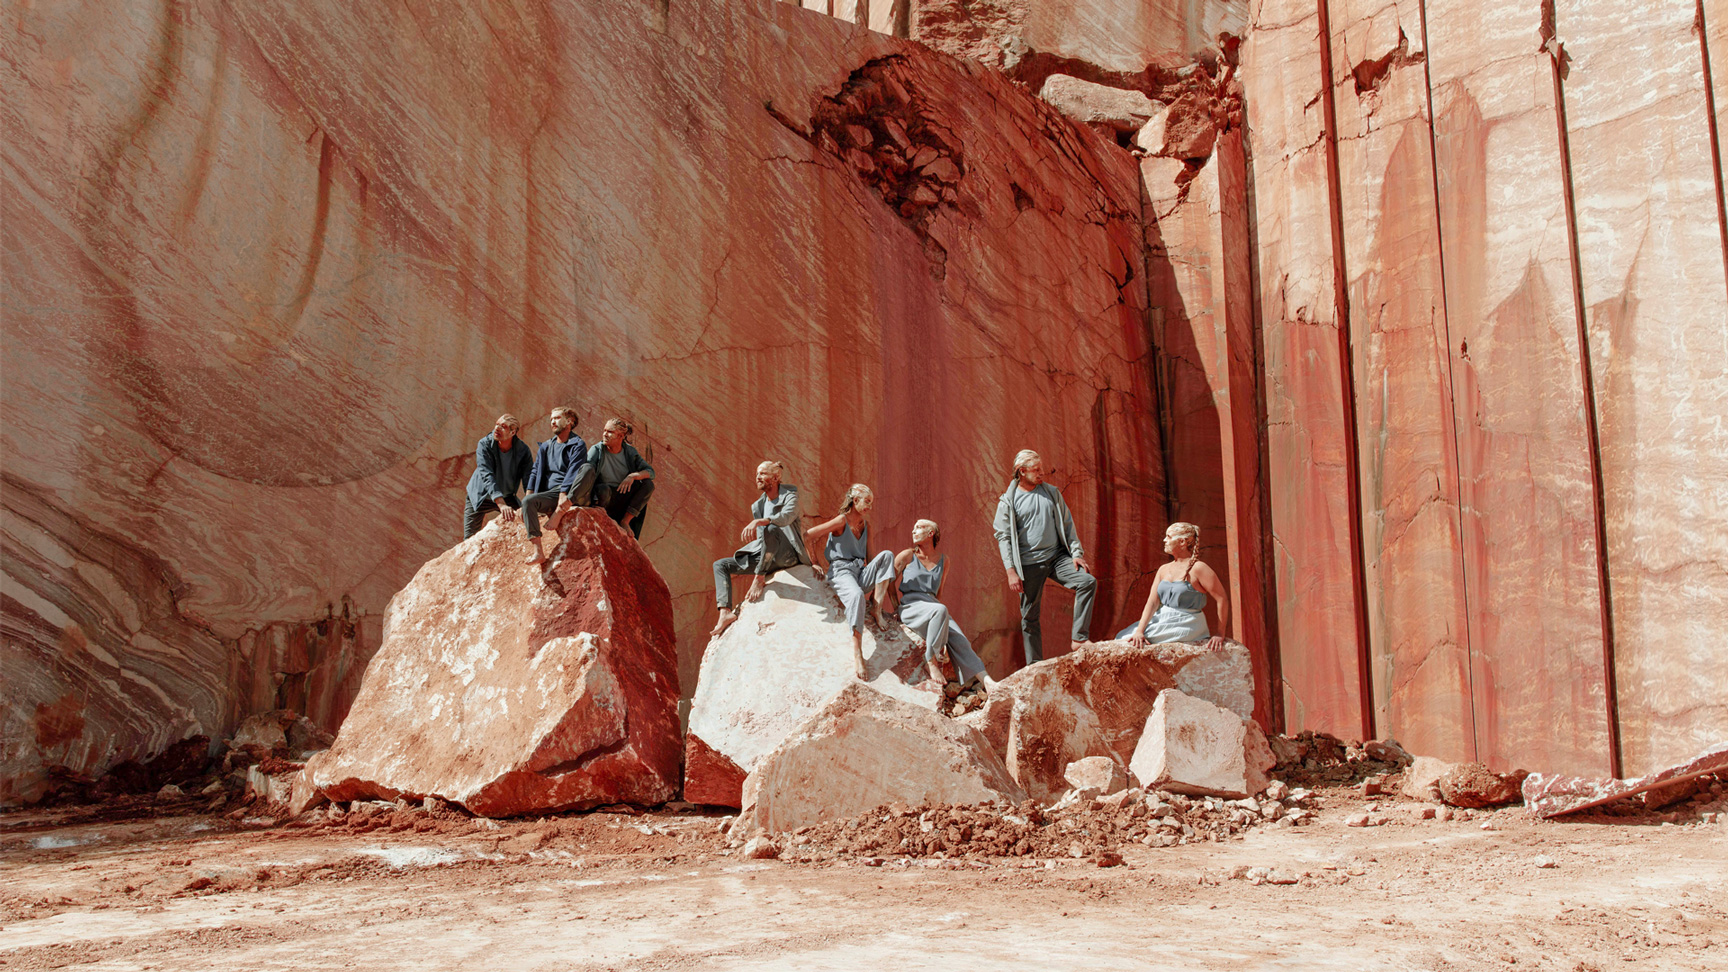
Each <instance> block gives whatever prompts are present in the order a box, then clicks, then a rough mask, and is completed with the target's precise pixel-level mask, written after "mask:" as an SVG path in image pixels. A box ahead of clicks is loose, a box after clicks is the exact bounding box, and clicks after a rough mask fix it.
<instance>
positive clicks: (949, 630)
mask: <svg viewBox="0 0 1728 972" xmlns="http://www.w3.org/2000/svg"><path fill="white" fill-rule="evenodd" d="M941 539H942V531H941V529H940V528H939V527H937V526H936V522H935V521H934V520H919V521H918V522H917V523H914V524H912V546H911V548H910V549H907V550H902V551H900V552H899V553H898V554H896V555H895V557H894V570H895V572H896V573H898V574H899V575H900V623H901V624H904V625H905V626H906V627H908V628H910V629H912V632H913V633H914V634H916V635H917V636H918V637H919V638H921V639H923V641H924V663H925V664H926V665H927V666H929V668H930V682H926V683H924V686H922V687H926V688H934V690H935V691H938V692H940V691H942V686H943V685H944V684H946V683H947V681H948V676H947V674H946V673H945V672H943V671H942V663H943V662H944V661H953V663H954V677H955V678H956V679H958V680H959V682H960V687H961V688H965V687H966V686H967V685H970V684H972V680H973V679H982V680H983V682H984V689H985V691H989V690H990V689H992V688H994V687H995V684H996V683H994V682H992V681H991V680H990V676H989V675H988V674H986V673H985V671H984V663H983V662H982V661H980V660H979V658H978V653H977V652H975V651H973V650H972V642H971V641H970V640H968V639H967V637H966V635H965V634H964V633H962V632H961V630H960V626H959V625H958V624H955V623H954V619H953V618H951V617H949V616H948V606H947V605H946V604H943V603H942V600H941V597H942V580H943V576H944V574H945V572H946V570H947V567H948V558H946V557H940V558H939V557H937V555H936V544H937V543H939V542H940V541H941ZM931 683H934V685H933V686H932V684H931Z"/></svg>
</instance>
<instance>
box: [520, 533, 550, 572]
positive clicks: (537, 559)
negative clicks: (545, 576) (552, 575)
mask: <svg viewBox="0 0 1728 972" xmlns="http://www.w3.org/2000/svg"><path fill="white" fill-rule="evenodd" d="M522 562H523V563H525V564H528V565H529V566H533V565H534V564H543V563H545V562H546V548H544V547H542V546H540V538H539V537H535V538H534V552H533V553H531V554H529V555H528V559H527V560H524V561H522Z"/></svg>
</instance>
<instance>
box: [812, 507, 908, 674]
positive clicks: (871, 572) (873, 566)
mask: <svg viewBox="0 0 1728 972" xmlns="http://www.w3.org/2000/svg"><path fill="white" fill-rule="evenodd" d="M875 505H876V497H875V496H874V495H873V494H872V493H871V492H870V487H868V486H866V485H864V484H863V483H853V484H852V485H851V486H848V487H847V488H846V496H845V497H844V498H843V499H842V500H841V501H840V515H838V516H836V517H834V519H832V520H829V521H828V522H826V523H820V524H817V525H816V526H813V527H811V528H810V529H809V530H808V531H806V532H805V534H804V539H805V540H806V541H808V543H809V544H814V543H815V542H816V541H817V540H820V539H824V538H826V540H827V543H826V544H825V545H824V550H823V552H824V554H825V555H826V559H827V561H828V583H829V584H830V585H832V586H833V588H834V593H835V594H838V595H840V603H841V604H842V605H843V606H844V607H845V608H846V623H847V624H850V625H851V626H852V662H853V665H854V666H855V668H856V671H857V674H858V678H859V679H861V680H862V679H864V678H865V674H864V606H865V601H866V600H868V599H869V596H874V598H875V600H876V609H875V616H876V625H877V627H879V628H882V627H886V624H885V623H884V622H883V619H882V598H883V597H884V596H885V595H886V594H887V592H888V584H889V582H890V581H892V580H893V579H894V555H893V554H891V553H889V552H888V551H886V550H884V551H882V552H881V553H879V554H877V555H876V556H875V557H871V556H870V521H869V519H868V517H869V514H870V509H871V507H873V506H875Z"/></svg>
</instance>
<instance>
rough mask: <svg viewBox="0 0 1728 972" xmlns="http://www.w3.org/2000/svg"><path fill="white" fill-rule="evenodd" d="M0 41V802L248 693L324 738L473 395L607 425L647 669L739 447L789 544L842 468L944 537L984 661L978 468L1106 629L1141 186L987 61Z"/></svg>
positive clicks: (263, 17) (1145, 382)
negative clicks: (1048, 515) (648, 481)
mask: <svg viewBox="0 0 1728 972" xmlns="http://www.w3.org/2000/svg"><path fill="white" fill-rule="evenodd" d="M885 6H887V5H873V6H872V8H871V9H872V17H874V16H875V13H874V11H876V10H878V9H880V8H882V7H885ZM1171 9H1172V10H1174V9H1175V8H1171ZM1106 12H1107V11H1106ZM5 29H6V31H7V41H6V50H7V54H6V56H5V58H4V59H3V63H0V71H3V72H4V84H5V89H6V92H7V94H6V97H5V98H4V99H3V101H4V105H3V107H0V123H3V125H4V135H5V138H4V141H5V143H6V146H7V159H8V163H7V168H6V172H5V176H4V187H5V189H4V194H3V197H0V205H3V207H4V210H3V214H0V217H3V218H0V223H3V224H4V226H5V231H4V232H5V236H4V239H5V247H4V253H3V259H4V276H5V289H6V294H7V299H6V301H5V304H4V307H3V308H0V326H3V328H4V339H5V345H6V358H7V360H6V381H5V384H4V402H3V404H4V408H5V414H6V421H5V423H3V425H0V456H4V459H5V467H6V471H5V484H4V485H5V488H4V490H3V495H0V500H3V504H4V517H5V518H4V524H3V528H4V535H3V537H0V540H3V542H4V548H3V550H4V553H5V557H4V563H5V567H4V571H5V584H6V598H5V601H4V605H3V610H4V616H5V619H6V622H5V623H6V631H7V637H6V638H5V641H4V645H3V646H0V666H3V668H4V670H5V671H6V673H7V677H6V679H5V684H4V688H3V702H4V704H3V705H0V722H3V724H4V733H3V735H4V738H5V740H6V743H5V747H4V752H0V788H3V790H4V793H3V794H0V799H3V800H5V801H12V800H14V799H22V798H26V797H29V796H31V795H33V794H35V793H38V792H39V789H40V786H41V783H42V780H43V779H45V774H46V767H48V766H52V765H63V766H67V767H70V768H72V769H73V770H75V771H76V772H78V773H81V774H84V775H93V774H99V773H101V772H102V771H104V770H105V769H106V768H107V767H109V766H112V765H113V764H114V763H116V762H118V761H120V760H122V759H127V758H137V759H142V758H144V757H145V756H146V755H148V754H150V753H153V752H159V751H161V750H162V749H163V748H164V747H166V746H167V745H169V744H171V743H172V742H173V741H174V740H176V739H180V738H183V737H185V736H186V735H189V734H193V733H199V732H201V733H204V734H206V735H209V736H212V737H221V736H225V735H227V734H228V733H229V732H230V731H231V730H232V727H233V726H234V725H236V724H237V723H238V722H239V720H240V719H241V718H243V717H244V716H245V715H247V714H250V713H251V712H254V711H259V710H263V709H274V708H293V709H296V710H297V711H301V712H304V713H306V714H308V715H309V716H311V717H313V718H314V719H315V720H317V721H319V722H320V724H321V725H323V726H324V727H325V728H327V729H334V728H335V727H336V725H337V724H338V723H339V722H340V720H341V718H342V716H343V715H344V714H345V713H346V712H347V709H348V706H349V705H350V704H351V703H352V700H353V697H354V692H355V691H357V689H358V680H359V677H360V673H361V672H362V671H363V670H364V668H365V665H366V661H367V658H368V657H369V655H370V654H371V653H372V652H373V651H375V650H376V649H377V644H378V641H377V638H378V637H380V635H381V617H382V612H383V610H384V606H385V604H386V602H387V601H388V600H389V598H390V597H391V596H392V595H393V594H394V593H395V592H396V591H397V590H399V589H400V588H401V587H402V586H403V585H404V584H405V583H407V582H408V581H409V579H410V578H411V577H412V576H413V575H414V572H415V571H416V570H417V569H418V568H419V567H420V565H421V564H423V563H424V562H426V560H427V559H428V558H430V557H434V556H436V555H438V554H439V553H440V552H441V551H443V550H445V549H447V548H448V547H449V546H450V545H451V544H452V543H454V542H455V540H456V539H457V537H458V536H459V534H458V532H457V531H458V529H459V519H458V515H459V513H460V510H461V507H462V502H463V501H462V493H461V487H462V485H463V484H464V483H465V481H466V480H467V477H468V475H469V472H470V471H471V469H472V468H473V454H474V442H475V440H476V439H477V438H478V437H479V436H480V435H481V434H483V433H484V432H485V431H486V430H487V429H489V428H490V427H491V425H492V422H493V420H494V418H495V417H496V416H497V415H498V414H499V413H500V412H504V411H509V412H513V413H515V414H517V415H518V416H520V417H522V418H523V419H525V420H534V421H537V420H541V419H542V418H543V416H544V415H545V414H546V412H547V410H548V409H549V408H550V407H551V406H552V405H556V404H559V403H563V402H569V403H571V404H573V405H575V406H576V407H577V408H578V410H579V412H580V413H581V415H582V422H581V425H580V426H579V431H580V432H582V433H583V434H584V435H586V436H588V437H589V438H590V439H592V438H594V437H595V435H596V432H597V429H598V427H599V424H600V422H601V421H602V420H603V419H605V418H606V417H608V416H611V415H614V414H616V415H621V416H625V417H628V418H630V419H632V420H633V421H634V424H635V428H636V433H635V436H636V444H637V446H638V447H639V448H640V449H641V450H642V451H643V453H644V455H646V456H647V457H648V458H649V459H650V460H651V461H652V462H653V463H654V465H655V468H656V470H657V471H658V474H659V479H658V488H657V492H656V495H655V498H654V501H653V503H652V505H651V506H650V509H649V512H648V515H647V520H646V529H645V531H644V533H643V536H642V540H643V544H644V546H645V548H646V549H647V550H648V552H649V554H650V556H651V558H652V559H653V560H654V561H655V563H656V564H658V565H659V566H660V568H661V570H662V572H663V573H664V575H665V577H666V578H667V579H668V584H669V586H670V588H671V590H672V592H673V595H674V605H675V608H674V610H675V620H676V624H677V627H678V631H679V643H680V644H681V645H682V646H683V647H682V652H681V656H680V671H681V674H682V676H683V678H684V680H685V683H686V684H692V685H693V684H694V681H695V674H696V670H697V667H698V665H699V662H700V655H701V650H702V646H703V644H704V643H705V641H706V639H705V638H704V637H703V634H704V633H705V632H706V631H707V629H708V628H709V626H710V625H711V624H712V623H713V602H712V599H711V587H710V584H711V580H710V574H709V568H708V565H709V563H710V562H711V561H712V560H713V559H714V558H715V557H716V556H719V555H721V554H723V553H726V552H728V551H730V550H731V549H733V548H735V547H736V546H737V531H738V528H739V526H740V525H741V523H742V522H743V521H744V519H745V518H746V517H747V516H748V507H749V503H750V501H751V499H752V498H753V496H752V492H751V489H752V487H751V479H750V476H751V470H752V469H753V468H754V466H755V465H756V463H757V462H758V461H760V460H761V459H763V458H765V457H770V456H771V457H773V458H777V459H780V460H783V461H784V462H785V463H786V466H787V469H788V475H787V481H788V482H793V483H796V484H797V485H799V486H801V487H803V489H804V491H805V492H804V497H805V503H806V510H807V511H808V512H809V513H811V514H817V513H828V514H832V512H833V508H834V504H835V502H836V500H837V497H838V496H839V495H840V493H841V492H842V490H843V489H844V487H845V486H846V485H847V484H848V483H850V482H853V481H858V480H862V481H866V482H869V483H870V484H871V485H872V486H873V487H874V488H875V489H876V492H877V495H878V496H879V497H881V498H882V499H881V503H880V505H879V507H878V512H877V516H876V522H875V536H876V538H877V541H878V543H881V544H884V545H887V544H889V543H890V542H892V543H894V544H895V545H896V546H899V545H903V544H904V543H905V539H904V538H905V537H906V535H907V533H908V531H909V529H910V526H911V524H912V522H913V520H914V519H916V518H918V517H924V516H928V517H930V518H932V519H935V520H937V521H938V522H940V523H942V524H943V526H944V540H945V544H946V546H947V547H948V548H949V549H951V550H953V551H955V555H954V556H953V557H951V559H950V565H949V574H948V579H947V586H946V589H945V591H944V600H945V601H947V602H948V604H949V605H950V606H951V607H952V608H953V609H954V611H955V616H956V617H957V618H958V619H959V620H960V623H961V624H962V625H963V626H964V627H965V628H966V630H967V631H968V632H972V633H974V634H975V637H974V642H975V644H976V645H977V647H978V648H979V650H980V652H981V653H982V654H983V656H984V658H985V659H986V660H987V661H988V662H990V663H991V665H992V666H993V668H994V670H995V671H998V672H1002V671H1005V670H1007V669H1008V668H1009V667H1011V664H1012V663H1011V661H1010V659H1011V658H1012V657H1013V655H1014V654H1015V652H1017V650H1018V647H1017V645H1016V643H1015V636H1014V635H1013V634H1012V632H1014V631H1015V628H1016V625H1015V624H1014V623H1013V619H1014V611H1015V608H1014V604H1013V602H1012V600H1011V599H1010V598H1007V597H1005V596H1004V593H1003V590H1002V582H1001V571H1000V569H999V566H998V565H997V564H996V563H995V562H994V560H995V555H994V547H993V542H992V540H991V537H990V516H991V512H992V511H993V509H994V506H995V502H996V497H997V496H998V495H1000V492H1001V490H1002V488H1003V484H1004V482H1005V480H1006V477H1007V465H1008V461H1009V459H1010V457H1011V456H1012V455H1013V454H1014V452H1015V451H1016V450H1017V449H1020V448H1023V447H1027V446H1031V447H1035V448H1038V449H1039V450H1041V451H1042V452H1043V454H1044V456H1045V457H1046V459H1047V461H1048V462H1049V463H1050V464H1051V465H1052V466H1053V467H1054V468H1055V474H1054V481H1055V482H1056V484H1057V485H1058V486H1060V487H1062V488H1063V489H1064V491H1065V493H1066V495H1067V497H1068V501H1069V503H1070V505H1071V506H1072V507H1073V509H1074V512H1075V514H1076V517H1077V521H1078V524H1079V528H1080V531H1081V534H1082V536H1083V537H1084V539H1085V541H1086V544H1087V547H1088V552H1089V553H1091V554H1092V557H1093V561H1094V564H1095V565H1096V566H1097V568H1098V573H1099V576H1100V591H1099V606H1100V610H1099V617H1100V618H1105V617H1108V618H1110V619H1111V621H1112V622H1114V621H1115V620H1116V615H1118V614H1119V613H1121V605H1122V594H1121V593H1120V592H1119V591H1118V590H1117V585H1118V583H1121V582H1123V581H1122V580H1121V579H1123V578H1132V577H1134V576H1136V573H1135V572H1137V571H1138V570H1140V569H1141V568H1142V567H1143V566H1144V564H1145V563H1146V562H1147V561H1148V559H1149V558H1151V557H1155V556H1156V554H1157V551H1156V547H1155V545H1154V544H1153V542H1152V540H1153V539H1155V536H1153V535H1154V534H1155V532H1156V529H1157V526H1156V524H1157V523H1158V522H1160V520H1161V516H1162V512H1161V511H1162V510H1163V504H1164V491H1163V486H1162V472H1161V468H1160V467H1159V466H1158V465H1157V464H1155V463H1154V464H1147V463H1144V462H1143V461H1142V457H1143V456H1146V455H1156V454H1157V453H1158V451H1159V445H1158V435H1159V432H1158V423H1157V419H1156V412H1157V410H1156V407H1155V403H1154V401H1153V399H1152V388H1153V382H1152V378H1151V360H1150V355H1149V343H1148V340H1147V337H1146V332H1145V327H1144V315H1145V297H1144V294H1145V290H1144V278H1145V274H1144V271H1143V267H1142V264H1141V261H1142V255H1141V247H1140V245H1139V237H1140V228H1139V226H1140V224H1139V212H1140V193H1139V184H1138V177H1137V174H1136V172H1135V167H1134V160H1133V159H1132V157H1131V156H1129V154H1128V153H1126V152H1124V151H1123V150H1121V149H1120V148H1118V147H1117V146H1116V145H1114V144H1113V143H1111V142H1109V141H1107V140H1105V139H1102V138H1100V137H1099V136H1098V135H1096V134H1095V133H1094V132H1092V131H1091V130H1090V129H1088V128H1086V127H1084V126H1078V125H1076V124H1075V123H1074V122H1072V121H1070V120H1069V119H1067V118H1065V117H1063V116H1062V115H1061V114H1060V113H1059V112H1057V111H1056V110H1055V109H1053V108H1051V107H1050V106H1048V105H1047V104H1045V103H1043V102H1041V101H1039V100H1038V99H1037V98H1036V97H1035V95H1033V94H1032V93H1030V92H1027V91H1026V90H1024V89H1022V88H1020V87H1018V86H1016V85H1015V84H1013V83H1012V82H1010V81H1008V80H1007V79H1005V78H1003V77H1002V76H1000V75H998V74H994V73H990V72H987V71H985V70H983V69H982V68H980V67H979V66H978V65H975V64H967V63H961V62H957V61H954V60H952V59H950V58H947V57H945V56H943V55H940V54H937V53H934V52H932V51H931V50H929V49H928V48H925V47H921V46H919V45H917V44H914V43H910V42H908V41H903V40H896V39H894V38H891V37H887V36H884V35H882V34H878V33H871V32H867V31H865V30H863V29H861V28H859V27H856V26H854V25H852V24H849V23H845V22H843V21H842V20H839V19H835V18H831V17H826V16H821V15H818V14H816V13H814V12H812V11H805V10H800V9H798V8H797V7H796V6H795V5H793V4H786V3H775V2H770V0H739V2H731V3H674V4H671V5H670V6H668V5H666V4H653V3H650V4H646V5H643V4H619V3H611V2H602V0H544V2H530V3H526V4H522V5H518V6H504V7H498V6H462V5H440V4H430V5H427V4H421V5H416V6H412V7H410V8H393V7H385V6H378V5H370V4H358V5H356V4H348V3H334V2H316V3H310V4H307V3H295V4H287V3H280V2H274V0H269V2H262V3H248V4H243V5H225V4H192V5H180V4H171V3H167V2H164V0H129V2H125V3H121V4H119V5H115V4H98V3H68V4H57V5H52V6H39V5H38V6H29V7H24V8H20V9H19V10H18V12H17V16H16V17H13V18H11V19H9V20H8V21H7V25H6V28H5ZM854 130H856V131H857V132H862V133H864V134H865V135H868V136H869V138H870V142H871V144H870V145H869V147H868V148H862V147H859V146H857V145H854V144H852V143H851V141H850V140H849V139H850V136H851V135H853V134H854ZM902 139H903V140H904V141H903V142H902ZM975 161H976V164H974V162H975ZM769 387H772V388H773V393H772V395H769V396H767V397H764V390H765V389H766V388H769ZM1028 402H1036V403H1038V405H1037V407H1036V408H1028V407H1027V403H1028ZM242 417H243V418H242ZM242 424H243V429H244V430H243V431H239V429H240V428H241V425H242ZM545 434H546V431H545V426H544V424H543V422H539V421H537V424H536V425H534V426H532V427H531V428H530V429H529V430H528V432H527V435H528V437H529V438H530V439H537V438H539V437H541V436H543V435H545ZM913 455H925V456H940V457H942V458H941V461H940V462H935V463H918V462H911V461H909V460H908V458H907V457H908V456H913ZM915 497H916V498H917V500H916V502H914V498H915ZM1149 524H1150V525H1149ZM1148 538H1151V539H1148ZM1068 603H1069V602H1068V601H1067V600H1066V599H1065V598H1064V597H1062V596H1060V595H1058V596H1054V597H1052V598H1050V601H1049V604H1048V606H1047V609H1046V611H1045V624H1046V629H1047V636H1046V642H1047V643H1052V644H1054V643H1059V642H1060V640H1061V633H1062V632H1064V631H1065V630H1066V627H1067V625H1068V623H1069V621H1068V613H1069V608H1068V607H1067V605H1068Z"/></svg>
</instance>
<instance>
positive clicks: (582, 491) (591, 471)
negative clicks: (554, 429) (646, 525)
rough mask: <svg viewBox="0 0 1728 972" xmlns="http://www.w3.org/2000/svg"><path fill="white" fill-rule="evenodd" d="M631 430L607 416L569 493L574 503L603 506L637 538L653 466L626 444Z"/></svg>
mask: <svg viewBox="0 0 1728 972" xmlns="http://www.w3.org/2000/svg"><path fill="white" fill-rule="evenodd" d="M635 432H636V429H635V428H634V427H632V426H631V424H630V423H629V422H626V421H624V420H623V419H621V418H614V419H607V420H606V427H605V428H603V429H601V430H600V441H599V442H598V443H596V444H595V445H594V447H593V448H591V449H589V450H588V457H587V459H586V460H584V462H583V464H582V468H581V469H580V470H579V471H578V472H577V473H576V481H575V483H574V484H573V485H571V487H570V496H571V497H572V501H573V502H575V503H577V504H580V505H583V506H598V507H600V508H601V509H603V510H605V511H606V515H607V516H609V517H611V518H612V520H613V522H615V523H617V524H618V525H619V526H622V527H624V528H626V529H628V530H629V531H630V532H631V533H632V534H634V535H635V536H636V538H637V539H641V538H642V512H643V511H644V510H645V509H647V508H648V497H650V496H653V495H654V467H653V466H650V465H648V462H647V460H645V459H643V458H642V454H641V453H640V452H637V451H636V447H635V446H633V445H631V444H630V437H631V436H632V435H633V434H635Z"/></svg>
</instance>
